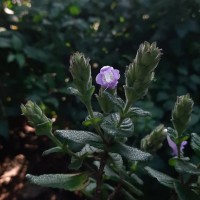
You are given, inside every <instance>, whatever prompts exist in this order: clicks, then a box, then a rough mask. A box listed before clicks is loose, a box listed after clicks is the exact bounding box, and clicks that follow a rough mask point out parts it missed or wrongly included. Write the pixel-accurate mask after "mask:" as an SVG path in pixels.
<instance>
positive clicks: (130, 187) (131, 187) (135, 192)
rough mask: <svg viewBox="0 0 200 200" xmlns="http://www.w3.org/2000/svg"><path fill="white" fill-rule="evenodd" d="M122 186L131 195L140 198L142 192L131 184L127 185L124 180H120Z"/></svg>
mask: <svg viewBox="0 0 200 200" xmlns="http://www.w3.org/2000/svg"><path fill="white" fill-rule="evenodd" d="M122 185H123V186H124V187H125V188H127V189H128V190H129V191H130V192H131V193H132V194H136V195H137V196H142V195H143V192H142V191H141V190H139V189H138V188H136V187H135V186H134V185H133V184H131V183H129V182H128V181H126V180H122Z"/></svg>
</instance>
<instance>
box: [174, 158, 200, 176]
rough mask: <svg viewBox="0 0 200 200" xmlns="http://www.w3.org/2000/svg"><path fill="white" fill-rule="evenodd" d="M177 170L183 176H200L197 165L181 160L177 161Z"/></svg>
mask: <svg viewBox="0 0 200 200" xmlns="http://www.w3.org/2000/svg"><path fill="white" fill-rule="evenodd" d="M175 169H176V171H177V172H179V173H183V174H194V175H200V169H198V168H197V166H196V165H194V164H192V163H189V162H186V161H183V160H179V159H176V162H175Z"/></svg>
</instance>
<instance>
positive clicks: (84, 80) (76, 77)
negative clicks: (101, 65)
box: [70, 52, 94, 102]
mask: <svg viewBox="0 0 200 200" xmlns="http://www.w3.org/2000/svg"><path fill="white" fill-rule="evenodd" d="M70 72H71V74H72V77H73V83H74V85H75V88H76V89H77V90H78V91H79V93H80V95H81V96H80V97H81V100H82V101H83V102H85V101H89V99H90V98H91V96H92V94H93V92H94V86H92V77H91V66H90V64H89V59H88V58H85V56H84V54H82V53H78V52H77V53H75V54H73V55H72V56H71V58H70Z"/></svg>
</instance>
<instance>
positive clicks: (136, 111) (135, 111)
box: [127, 107, 151, 118]
mask: <svg viewBox="0 0 200 200" xmlns="http://www.w3.org/2000/svg"><path fill="white" fill-rule="evenodd" d="M148 116H151V113H150V112H148V111H144V110H142V109H141V108H137V107H132V108H130V109H129V111H128V113H127V117H130V118H133V117H148Z"/></svg>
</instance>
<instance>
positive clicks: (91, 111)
mask: <svg viewBox="0 0 200 200" xmlns="http://www.w3.org/2000/svg"><path fill="white" fill-rule="evenodd" d="M85 106H86V108H87V110H88V113H89V115H90V118H91V119H93V118H94V113H93V110H92V106H91V103H89V104H88V105H86V104H85ZM93 126H94V128H95V130H96V132H97V133H98V134H99V136H100V137H101V139H102V140H103V142H104V144H108V142H107V141H106V139H105V138H104V135H103V133H102V131H101V129H100V127H99V126H98V125H97V124H96V123H93Z"/></svg>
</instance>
